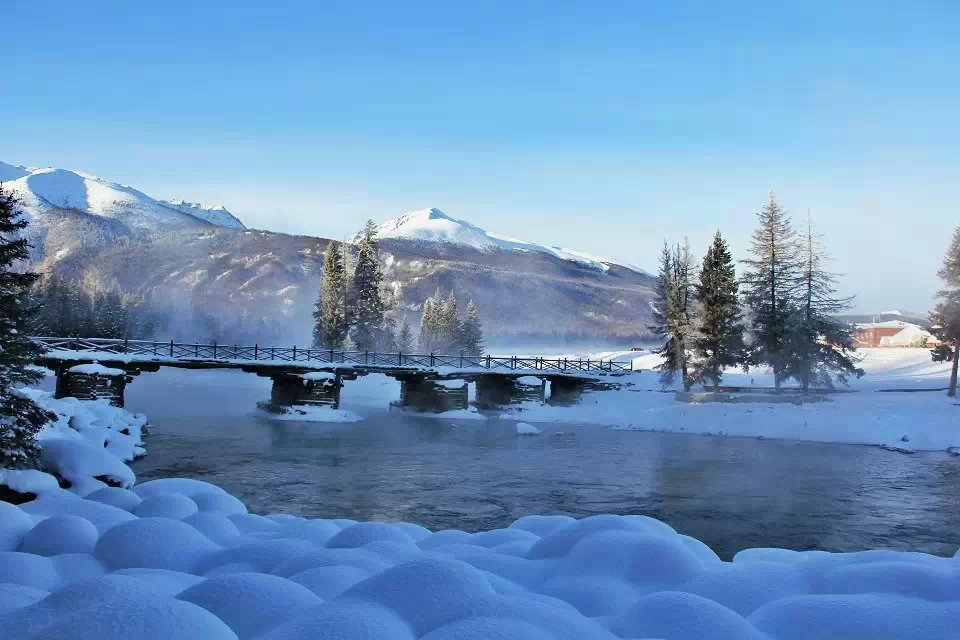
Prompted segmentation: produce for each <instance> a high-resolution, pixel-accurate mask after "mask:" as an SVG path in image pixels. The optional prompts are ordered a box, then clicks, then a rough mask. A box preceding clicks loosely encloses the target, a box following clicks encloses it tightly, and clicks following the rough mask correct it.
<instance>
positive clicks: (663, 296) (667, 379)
mask: <svg viewBox="0 0 960 640" xmlns="http://www.w3.org/2000/svg"><path fill="white" fill-rule="evenodd" d="M694 271H695V266H694V265H693V258H692V255H691V253H690V245H689V243H688V242H684V244H683V245H682V246H677V247H676V248H675V249H673V250H671V249H670V247H669V246H668V245H667V244H666V243H664V246H663V251H662V252H661V254H660V269H659V274H658V276H657V285H656V300H655V302H654V309H653V324H652V325H650V327H649V328H650V330H651V331H652V332H653V333H654V334H655V335H657V336H659V337H661V338H664V339H665V340H666V341H665V342H664V344H663V346H662V347H660V348H659V349H657V350H656V353H657V354H659V355H661V356H663V362H661V363H660V364H659V365H657V367H656V370H657V371H659V372H660V384H661V385H663V386H664V387H667V386H670V385H672V384H673V381H674V378H675V377H676V375H677V374H678V373H679V374H680V378H681V380H682V382H683V386H684V389H689V388H690V386H691V384H692V379H691V377H690V373H689V360H690V353H689V350H690V346H691V344H690V339H691V337H692V333H693V280H692V279H693V277H694Z"/></svg>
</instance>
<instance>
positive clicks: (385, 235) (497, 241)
mask: <svg viewBox="0 0 960 640" xmlns="http://www.w3.org/2000/svg"><path fill="white" fill-rule="evenodd" d="M377 237H379V238H380V239H382V240H401V241H408V242H413V243H438V244H442V245H454V246H459V247H469V248H470V249H475V250H477V251H497V250H499V251H535V252H539V253H545V254H548V255H552V256H554V257H555V258H559V259H561V260H567V261H570V262H577V263H579V264H582V265H585V266H588V267H591V268H593V269H597V270H598V271H604V272H605V271H608V270H609V269H610V267H611V266H612V265H614V264H617V263H616V262H614V261H613V260H608V259H606V258H600V257H598V256H593V255H590V254H588V253H584V252H582V251H574V250H573V249H564V248H561V247H550V246H545V245H542V244H536V243H533V242H525V241H523V240H517V239H515V238H507V237H504V236H499V235H496V234H493V233H490V232H489V231H486V230H485V229H481V228H480V227H478V226H476V225H473V224H471V223H469V222H466V221H465V220H458V219H456V218H453V217H451V216H449V215H447V214H446V213H444V212H443V211H441V210H440V209H420V210H417V211H410V212H407V213H404V214H403V215H401V216H400V217H399V218H395V219H393V220H389V221H387V222H385V223H383V224H382V225H380V226H379V227H377ZM627 268H629V269H632V270H633V271H637V272H638V273H644V272H643V270H641V269H638V268H636V267H630V266H628V267H627Z"/></svg>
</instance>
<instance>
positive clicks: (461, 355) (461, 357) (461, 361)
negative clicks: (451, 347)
mask: <svg viewBox="0 0 960 640" xmlns="http://www.w3.org/2000/svg"><path fill="white" fill-rule="evenodd" d="M460 368H461V369H463V351H461V352H460Z"/></svg>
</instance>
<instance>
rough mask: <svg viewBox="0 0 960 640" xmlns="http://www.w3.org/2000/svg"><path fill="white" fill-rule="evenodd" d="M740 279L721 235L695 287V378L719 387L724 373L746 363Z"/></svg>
mask: <svg viewBox="0 0 960 640" xmlns="http://www.w3.org/2000/svg"><path fill="white" fill-rule="evenodd" d="M737 289H738V285H737V277H736V273H735V271H734V266H733V257H732V256H731V255H730V249H729V247H728V246H727V242H726V240H724V239H723V237H722V236H721V235H720V232H719V231H718V232H717V233H716V235H715V236H714V237H713V244H711V245H710V248H709V249H708V250H707V253H706V255H705V256H704V257H703V267H702V268H701V269H700V279H699V281H698V282H697V285H696V287H695V294H696V302H697V306H698V309H699V315H698V322H697V333H696V335H695V336H694V337H693V339H692V341H691V342H692V351H693V356H694V359H693V364H692V368H693V373H692V374H691V375H692V378H693V380H694V381H696V382H701V383H703V384H707V383H708V382H709V383H711V384H712V385H713V386H718V385H719V384H720V380H721V378H722V376H723V370H724V369H725V368H727V367H733V366H736V365H738V364H741V363H742V362H743V358H744V353H743V325H742V323H741V319H740V308H739V298H738V297H737V296H738V292H737Z"/></svg>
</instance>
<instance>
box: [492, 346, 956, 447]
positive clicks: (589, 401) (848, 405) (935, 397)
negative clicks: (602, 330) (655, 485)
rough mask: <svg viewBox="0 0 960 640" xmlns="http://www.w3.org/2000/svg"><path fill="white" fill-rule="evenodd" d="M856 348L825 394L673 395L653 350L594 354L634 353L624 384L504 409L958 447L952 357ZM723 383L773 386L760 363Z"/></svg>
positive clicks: (721, 430) (600, 420)
mask: <svg viewBox="0 0 960 640" xmlns="http://www.w3.org/2000/svg"><path fill="white" fill-rule="evenodd" d="M859 355H860V357H861V358H862V360H861V363H860V366H861V367H863V369H864V370H865V372H866V373H865V375H864V376H863V377H862V378H860V379H859V380H851V382H850V386H849V391H850V393H838V394H833V395H830V396H828V401H826V402H820V403H809V404H803V405H793V404H789V403H786V404H772V403H771V404H765V403H750V404H726V403H708V404H690V403H684V402H677V401H676V400H675V399H674V393H673V392H672V390H666V391H665V390H663V389H661V387H660V385H659V383H658V378H657V373H656V372H655V371H653V370H652V369H653V367H655V366H656V365H657V364H658V363H659V357H658V356H656V355H653V354H650V353H643V354H639V355H638V354H635V353H631V352H606V353H602V354H592V356H593V357H597V358H599V357H601V356H602V357H603V358H604V359H607V358H614V359H617V360H627V359H633V362H634V368H635V369H637V370H639V371H641V372H640V373H637V374H633V375H631V376H626V377H624V378H621V379H620V380H621V381H624V382H628V383H629V386H627V387H626V388H624V389H621V390H618V391H598V392H595V393H588V394H586V395H585V396H584V399H583V402H581V403H580V404H579V405H576V406H572V407H553V406H549V405H547V406H538V405H525V406H523V407H521V408H520V410H518V411H514V412H507V413H505V414H504V415H503V417H506V418H511V417H513V418H515V419H517V420H523V421H524V422H550V423H571V424H577V423H589V424H599V425H605V426H609V427H612V428H616V429H630V430H640V431H665V432H677V433H691V434H710V435H729V436H748V437H764V438H779V439H785V440H803V441H813V442H831V443H848V444H869V445H879V446H885V447H891V448H896V449H901V450H905V451H909V450H931V451H944V450H948V449H956V448H960V406H958V404H957V402H958V401H957V400H956V399H954V398H948V397H947V396H946V395H945V393H944V392H943V391H941V390H939V389H942V388H945V387H946V386H947V384H948V381H949V375H950V373H949V365H946V364H939V363H934V362H932V361H931V360H930V353H929V351H927V350H925V349H864V350H861V351H860V352H859ZM724 384H727V385H736V386H743V387H757V388H759V387H769V386H772V384H773V380H772V376H771V375H770V374H769V372H767V371H763V370H760V371H753V372H750V373H743V372H742V371H731V372H728V373H727V374H726V375H725V376H724ZM839 388H840V389H844V387H839ZM926 389H936V391H923V390H926ZM891 390H892V391H891Z"/></svg>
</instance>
